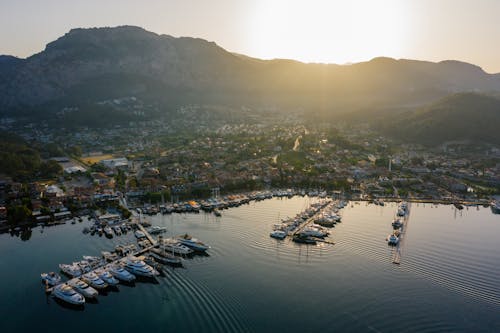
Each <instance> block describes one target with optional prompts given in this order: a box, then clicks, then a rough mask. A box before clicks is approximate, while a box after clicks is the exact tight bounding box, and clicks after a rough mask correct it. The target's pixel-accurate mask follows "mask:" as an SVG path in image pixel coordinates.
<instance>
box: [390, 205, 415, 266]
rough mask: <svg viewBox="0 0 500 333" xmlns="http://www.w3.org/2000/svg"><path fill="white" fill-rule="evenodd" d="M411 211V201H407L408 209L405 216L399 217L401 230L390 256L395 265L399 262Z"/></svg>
mask: <svg viewBox="0 0 500 333" xmlns="http://www.w3.org/2000/svg"><path fill="white" fill-rule="evenodd" d="M410 212H411V201H409V202H408V209H407V211H406V214H405V216H403V217H402V218H401V220H402V223H403V225H402V226H401V232H400V234H399V236H398V237H399V242H398V243H397V244H396V249H395V250H396V251H395V252H394V254H393V256H392V263H393V264H395V265H399V264H401V255H402V251H401V250H402V247H403V243H404V241H405V236H406V231H407V230H408V222H409V221H410Z"/></svg>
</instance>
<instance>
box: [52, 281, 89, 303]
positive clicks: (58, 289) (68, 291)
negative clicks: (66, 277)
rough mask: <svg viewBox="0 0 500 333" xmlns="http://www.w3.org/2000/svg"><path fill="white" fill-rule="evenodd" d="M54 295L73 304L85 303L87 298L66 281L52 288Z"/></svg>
mask: <svg viewBox="0 0 500 333" xmlns="http://www.w3.org/2000/svg"><path fill="white" fill-rule="evenodd" d="M52 295H54V297H56V298H58V299H60V300H62V301H64V302H66V303H69V304H73V305H83V304H85V298H84V297H83V296H82V295H80V294H79V293H77V292H76V291H75V290H74V289H73V288H71V287H70V286H69V285H67V284H66V283H63V284H60V285H58V286H55V287H54V289H53V290H52Z"/></svg>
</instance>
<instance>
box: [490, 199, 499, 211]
mask: <svg viewBox="0 0 500 333" xmlns="http://www.w3.org/2000/svg"><path fill="white" fill-rule="evenodd" d="M490 208H491V212H492V213H493V214H500V200H495V201H493V202H492V203H491V205H490Z"/></svg>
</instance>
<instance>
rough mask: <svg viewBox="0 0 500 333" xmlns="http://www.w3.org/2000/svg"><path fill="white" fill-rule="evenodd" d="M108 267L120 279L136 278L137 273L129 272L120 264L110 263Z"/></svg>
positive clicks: (130, 280) (131, 279) (129, 280)
mask: <svg viewBox="0 0 500 333" xmlns="http://www.w3.org/2000/svg"><path fill="white" fill-rule="evenodd" d="M106 269H107V270H108V271H109V272H110V273H111V275H113V276H114V277H115V278H117V279H118V280H120V281H125V282H132V281H134V280H135V275H133V274H131V273H129V272H128V271H127V270H126V269H125V268H123V267H122V266H121V265H118V264H109V265H108V266H106Z"/></svg>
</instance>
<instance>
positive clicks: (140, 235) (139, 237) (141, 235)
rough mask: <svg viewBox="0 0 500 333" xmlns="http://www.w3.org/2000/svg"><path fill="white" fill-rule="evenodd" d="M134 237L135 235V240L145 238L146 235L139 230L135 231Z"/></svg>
mask: <svg viewBox="0 0 500 333" xmlns="http://www.w3.org/2000/svg"><path fill="white" fill-rule="evenodd" d="M134 235H135V238H137V239H141V238H146V234H145V233H143V232H142V231H140V230H136V231H135V233H134Z"/></svg>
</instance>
